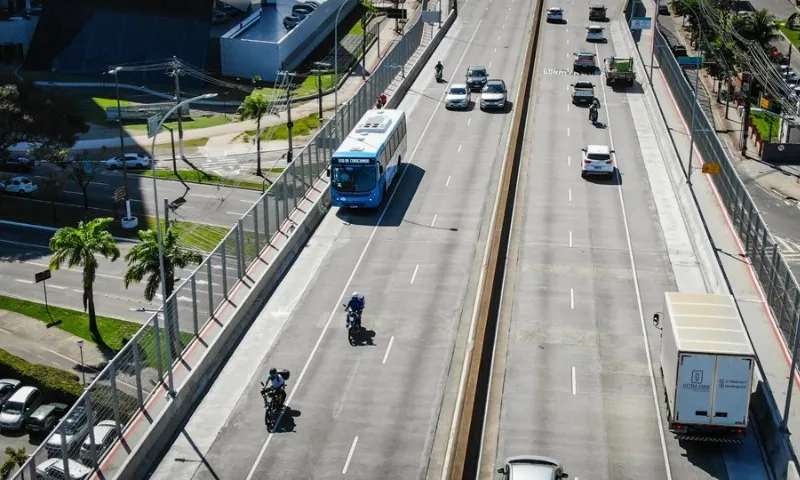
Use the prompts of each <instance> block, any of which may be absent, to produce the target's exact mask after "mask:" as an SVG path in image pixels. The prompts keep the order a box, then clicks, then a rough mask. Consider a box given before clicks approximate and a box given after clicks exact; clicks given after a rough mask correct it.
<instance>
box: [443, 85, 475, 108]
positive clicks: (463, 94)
mask: <svg viewBox="0 0 800 480" xmlns="http://www.w3.org/2000/svg"><path fill="white" fill-rule="evenodd" d="M471 101H472V95H471V94H470V91H469V89H468V88H467V85H466V84H464V83H454V84H452V85H450V89H449V90H447V96H445V97H444V102H445V103H444V106H445V108H461V109H467V108H469V105H470V102H471Z"/></svg>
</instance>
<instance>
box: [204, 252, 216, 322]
mask: <svg viewBox="0 0 800 480" xmlns="http://www.w3.org/2000/svg"><path fill="white" fill-rule="evenodd" d="M213 258H214V253H213V252H212V253H211V255H209V256H208V258H207V259H206V272H207V275H208V316H209V317H213V316H214V276H213V274H212V273H211V270H212V268H213V267H212V266H211V260H212V259H213Z"/></svg>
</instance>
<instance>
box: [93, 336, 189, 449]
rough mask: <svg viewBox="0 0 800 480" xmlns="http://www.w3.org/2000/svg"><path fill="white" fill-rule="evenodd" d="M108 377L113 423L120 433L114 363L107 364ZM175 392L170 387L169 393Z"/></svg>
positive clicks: (120, 425)
mask: <svg viewBox="0 0 800 480" xmlns="http://www.w3.org/2000/svg"><path fill="white" fill-rule="evenodd" d="M167 353H169V348H167ZM108 367H109V370H108V377H109V383H111V404H112V405H113V406H114V423H116V424H117V432H120V433H121V432H122V423H121V422H120V421H119V398H118V396H117V369H116V367H115V366H114V362H113V361H112V362H111V363H109V364H108ZM171 369H172V365H171V364H170V370H171ZM174 391H175V390H174V389H173V388H171V387H170V392H174Z"/></svg>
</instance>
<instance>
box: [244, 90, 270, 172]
mask: <svg viewBox="0 0 800 480" xmlns="http://www.w3.org/2000/svg"><path fill="white" fill-rule="evenodd" d="M268 111H269V102H268V101H267V97H265V96H264V95H263V94H261V93H259V92H257V91H253V93H251V94H250V95H248V96H247V97H246V98H245V99H244V102H242V104H241V105H239V115H240V116H241V117H242V119H244V120H251V119H255V121H256V175H258V176H259V177H261V176H263V175H262V174H261V117H263V116H264V114H266V113H267V112H268Z"/></svg>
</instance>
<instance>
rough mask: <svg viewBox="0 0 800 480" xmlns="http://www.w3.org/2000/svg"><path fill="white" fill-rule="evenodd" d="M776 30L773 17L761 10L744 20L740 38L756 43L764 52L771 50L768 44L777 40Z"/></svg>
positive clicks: (764, 9) (765, 10) (767, 11)
mask: <svg viewBox="0 0 800 480" xmlns="http://www.w3.org/2000/svg"><path fill="white" fill-rule="evenodd" d="M777 29H778V27H777V26H775V15H773V14H771V13H769V10H767V9H766V8H762V9H760V10H756V11H755V12H753V14H752V15H748V16H747V17H746V18H745V21H744V31H743V32H742V36H743V37H745V38H746V39H748V40H752V41H754V42H756V43H757V44H759V45H760V46H761V47H762V48H764V49H765V50H770V49H771V48H772V46H771V45H770V44H771V43H772V42H773V41H775V40H777V39H778V35H777V33H776V30H777Z"/></svg>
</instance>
